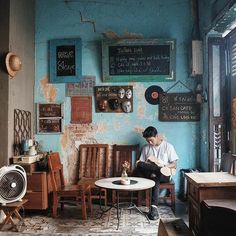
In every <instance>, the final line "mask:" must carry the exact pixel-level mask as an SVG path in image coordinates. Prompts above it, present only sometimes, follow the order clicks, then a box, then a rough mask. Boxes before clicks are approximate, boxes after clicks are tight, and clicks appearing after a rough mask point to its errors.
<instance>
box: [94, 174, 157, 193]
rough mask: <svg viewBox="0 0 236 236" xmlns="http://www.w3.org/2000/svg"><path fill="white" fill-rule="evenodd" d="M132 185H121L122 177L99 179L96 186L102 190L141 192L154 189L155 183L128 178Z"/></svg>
mask: <svg viewBox="0 0 236 236" xmlns="http://www.w3.org/2000/svg"><path fill="white" fill-rule="evenodd" d="M128 179H130V181H131V183H130V184H128V185H124V184H121V183H120V180H121V177H112V178H104V179H99V180H97V181H96V182H95V185H96V186H97V187H100V188H106V189H113V190H121V191H139V190H145V189H149V188H152V187H153V186H154V185H155V182H154V181H153V180H150V179H145V178H139V177H128Z"/></svg>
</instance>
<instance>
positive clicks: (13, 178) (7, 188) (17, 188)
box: [0, 171, 25, 200]
mask: <svg viewBox="0 0 236 236" xmlns="http://www.w3.org/2000/svg"><path fill="white" fill-rule="evenodd" d="M24 184H25V179H24V176H23V175H22V174H21V173H19V172H18V171H10V172H8V173H6V174H5V175H3V176H2V178H1V180H0V196H1V197H2V198H4V199H6V200H14V199H15V198H17V197H18V196H19V195H20V194H21V193H22V191H23V190H24Z"/></svg>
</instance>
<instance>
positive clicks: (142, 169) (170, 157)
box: [133, 126, 179, 220]
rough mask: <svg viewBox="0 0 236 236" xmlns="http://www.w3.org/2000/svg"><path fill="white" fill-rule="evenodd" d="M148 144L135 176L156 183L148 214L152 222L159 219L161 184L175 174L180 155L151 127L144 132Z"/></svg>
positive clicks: (135, 170)
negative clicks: (158, 206) (158, 208)
mask: <svg viewBox="0 0 236 236" xmlns="http://www.w3.org/2000/svg"><path fill="white" fill-rule="evenodd" d="M143 137H144V138H145V139H146V141H147V142H148V144H146V145H145V146H144V147H143V149H142V152H141V155H140V159H139V160H138V161H137V163H136V168H135V169H134V172H133V175H134V176H140V177H145V178H149V179H152V180H154V181H155V183H156V184H155V186H154V187H153V188H152V199H151V208H150V210H149V213H148V218H149V219H150V220H157V219H158V218H159V215H158V211H157V205H158V197H159V186H160V183H165V182H169V181H170V176H171V175H173V174H174V173H175V169H176V164H177V160H178V159H179V157H178V155H177V154H176V152H175V149H174V147H173V145H171V144H170V143H168V142H166V141H164V140H163V139H162V138H160V137H159V136H158V133H157V130H156V128H154V127H152V126H149V127H148V128H146V129H145V130H144V132H143Z"/></svg>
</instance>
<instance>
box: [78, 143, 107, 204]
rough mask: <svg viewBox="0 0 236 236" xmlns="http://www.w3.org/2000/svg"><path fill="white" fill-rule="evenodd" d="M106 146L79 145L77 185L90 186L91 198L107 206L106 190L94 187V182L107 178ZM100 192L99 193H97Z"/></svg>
mask: <svg viewBox="0 0 236 236" xmlns="http://www.w3.org/2000/svg"><path fill="white" fill-rule="evenodd" d="M108 151H109V145H108V144H81V145H80V147H79V182H78V183H79V184H89V185H90V186H91V198H92V199H103V200H104V205H105V206H107V190H106V189H99V188H98V187H96V186H95V181H96V180H98V179H101V178H106V177H108V154H109V153H108ZM99 191H101V192H99Z"/></svg>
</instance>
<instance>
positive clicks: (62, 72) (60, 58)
mask: <svg viewBox="0 0 236 236" xmlns="http://www.w3.org/2000/svg"><path fill="white" fill-rule="evenodd" d="M56 60H57V62H56V63H57V64H56V65H57V69H56V72H57V76H73V75H75V72H76V66H75V46H74V45H66V46H57V47H56Z"/></svg>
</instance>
